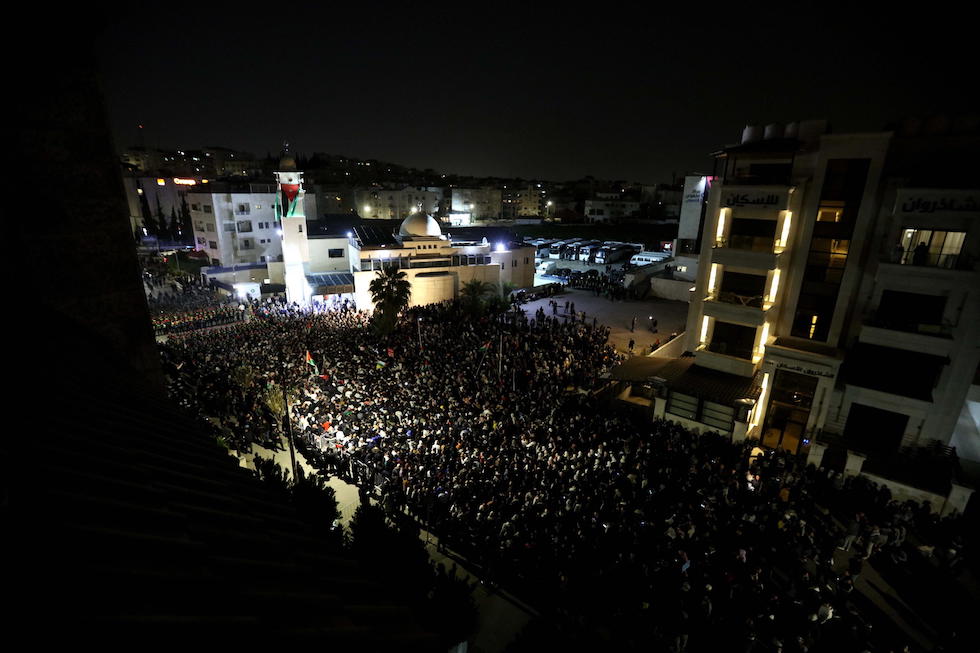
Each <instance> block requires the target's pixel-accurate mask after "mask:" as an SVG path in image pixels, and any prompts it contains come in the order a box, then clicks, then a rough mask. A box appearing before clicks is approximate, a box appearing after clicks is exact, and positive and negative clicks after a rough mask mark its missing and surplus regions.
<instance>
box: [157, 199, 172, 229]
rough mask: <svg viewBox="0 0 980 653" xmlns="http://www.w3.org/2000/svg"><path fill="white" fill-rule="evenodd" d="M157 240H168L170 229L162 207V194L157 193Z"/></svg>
mask: <svg viewBox="0 0 980 653" xmlns="http://www.w3.org/2000/svg"><path fill="white" fill-rule="evenodd" d="M156 223H157V224H156V227H157V233H156V236H157V238H166V237H167V236H168V235H169V233H170V229H169V228H168V227H167V216H165V215H164V214H163V206H161V205H160V194H159V193H157V214H156Z"/></svg>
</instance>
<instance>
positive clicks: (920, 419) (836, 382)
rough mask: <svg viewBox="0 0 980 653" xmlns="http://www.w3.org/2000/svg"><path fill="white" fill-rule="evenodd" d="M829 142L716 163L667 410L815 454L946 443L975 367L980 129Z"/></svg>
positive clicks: (748, 134)
mask: <svg viewBox="0 0 980 653" xmlns="http://www.w3.org/2000/svg"><path fill="white" fill-rule="evenodd" d="M824 132H825V129H824V124H823V123H819V122H804V123H800V124H792V125H789V126H788V127H787V128H786V129H785V130H783V129H781V128H780V127H778V126H769V127H767V128H766V129H765V130H764V131H763V130H761V129H758V128H755V127H750V128H746V130H745V132H744V134H743V139H742V142H741V143H740V144H738V145H735V146H731V147H726V148H724V149H723V150H721V151H719V152H717V153H716V154H715V157H716V162H717V169H716V174H715V175H714V176H713V179H712V181H711V186H710V193H709V196H708V200H707V204H706V209H705V220H704V231H703V238H702V240H703V242H702V247H701V252H700V257H699V259H700V265H699V273H698V276H697V281H696V283H695V286H694V291H693V298H692V302H691V305H690V310H689V316H688V323H687V331H686V333H685V335H684V338H686V343H685V344H686V349H687V350H688V352H690V354H688V355H685V356H684V357H682V358H679V359H676V360H673V361H671V362H670V363H669V364H666V365H665V367H664V368H663V369H662V370H660V371H659V372H658V374H659V379H658V381H657V383H658V385H659V387H660V394H661V398H660V399H659V400H657V412H659V413H660V414H663V415H666V416H667V417H668V418H671V419H675V420H678V421H681V422H685V423H688V424H690V425H694V426H699V427H701V428H704V429H710V430H715V431H719V432H723V433H731V434H732V435H733V437H735V438H743V437H746V436H748V437H753V438H758V439H759V440H760V441H761V444H763V445H764V446H768V447H779V448H783V449H788V450H791V451H810V450H811V448H816V449H815V450H819V452H820V455H822V451H823V449H822V448H823V447H825V446H826V442H829V441H834V442H838V443H840V442H842V443H843V444H844V445H845V446H846V448H848V449H851V450H852V452H853V451H860V452H863V454H864V455H866V456H884V455H887V454H891V453H894V452H896V451H897V450H898V449H899V448H900V447H902V446H909V445H925V444H926V443H928V442H930V441H934V440H938V441H939V442H940V443H942V444H944V445H945V444H949V443H950V441H951V438H952V437H953V434H954V430H955V428H956V421H957V418H958V416H959V415H960V411H961V408H962V406H963V404H964V401H965V400H966V399H967V395H968V392H969V390H970V386H971V383H972V382H973V379H974V375H975V374H976V371H977V366H978V361H980V308H978V295H980V278H978V273H977V262H978V260H980V204H978V202H977V199H978V198H977V187H976V181H975V179H969V177H968V176H965V175H963V174H962V172H963V171H962V170H957V169H956V168H957V167H958V166H960V165H961V164H962V162H964V161H969V158H968V156H967V155H966V154H965V153H966V152H967V151H968V150H969V149H970V148H973V151H974V152H975V146H976V144H977V139H976V137H975V136H976V134H975V133H973V134H967V135H959V136H957V135H946V136H932V137H909V136H906V135H902V134H898V135H896V134H893V133H891V132H885V133H866V134H839V135H837V134H827V133H824ZM929 143H931V144H929ZM686 240H689V238H688V239H686ZM818 440H820V441H821V442H817V441H818ZM976 444H977V443H973V445H974V446H976ZM818 458H819V456H818Z"/></svg>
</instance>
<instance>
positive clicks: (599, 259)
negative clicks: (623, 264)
mask: <svg viewBox="0 0 980 653" xmlns="http://www.w3.org/2000/svg"><path fill="white" fill-rule="evenodd" d="M632 253H633V250H632V248H630V247H629V245H623V244H619V245H606V246H604V247H602V248H601V249H600V250H599V251H598V252H596V255H595V262H596V263H597V264H599V265H609V264H610V263H619V262H620V261H624V260H626V259H627V258H629V256H630V254H632Z"/></svg>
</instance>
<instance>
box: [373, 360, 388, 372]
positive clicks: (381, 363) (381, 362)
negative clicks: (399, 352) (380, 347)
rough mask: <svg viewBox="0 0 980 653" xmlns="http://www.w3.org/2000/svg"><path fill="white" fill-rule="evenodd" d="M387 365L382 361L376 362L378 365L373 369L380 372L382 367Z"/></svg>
mask: <svg viewBox="0 0 980 653" xmlns="http://www.w3.org/2000/svg"><path fill="white" fill-rule="evenodd" d="M387 365H388V363H386V362H384V361H378V364H377V366H375V368H374V369H376V370H380V369H381V368H382V367H386V366H387Z"/></svg>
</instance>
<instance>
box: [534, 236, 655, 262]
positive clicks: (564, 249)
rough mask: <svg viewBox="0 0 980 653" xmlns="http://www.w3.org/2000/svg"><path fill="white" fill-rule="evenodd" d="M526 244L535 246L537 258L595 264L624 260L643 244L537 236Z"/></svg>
mask: <svg viewBox="0 0 980 653" xmlns="http://www.w3.org/2000/svg"><path fill="white" fill-rule="evenodd" d="M528 244H530V245H534V246H535V247H536V248H537V256H538V257H539V258H549V259H557V260H564V261H582V262H584V263H595V264H597V265H609V264H611V263H619V262H621V261H625V260H627V259H629V258H630V257H631V256H633V255H634V254H636V253H637V252H639V251H641V250H642V249H643V245H642V244H639V243H623V242H619V241H614V240H607V241H601V240H588V239H585V238H570V239H566V240H555V239H545V238H537V239H533V240H530V241H528Z"/></svg>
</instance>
